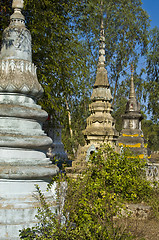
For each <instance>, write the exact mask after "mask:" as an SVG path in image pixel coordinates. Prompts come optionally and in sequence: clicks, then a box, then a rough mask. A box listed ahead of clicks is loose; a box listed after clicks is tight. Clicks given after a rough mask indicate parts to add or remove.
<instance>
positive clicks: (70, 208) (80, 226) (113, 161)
mask: <svg viewBox="0 0 159 240" xmlns="http://www.w3.org/2000/svg"><path fill="white" fill-rule="evenodd" d="M144 169H145V161H144V160H141V159H138V158H137V157H133V156H132V157H130V152H129V151H128V150H127V149H124V150H123V152H122V153H121V154H118V153H116V152H114V150H113V149H112V148H111V147H110V146H104V147H102V148H100V149H99V151H98V152H97V153H94V154H93V155H91V159H90V161H89V162H88V164H87V168H86V169H85V171H83V172H82V174H81V175H79V176H78V177H77V178H76V179H73V178H69V177H66V176H65V175H61V174H60V175H59V176H58V177H57V178H56V179H54V180H56V182H57V199H58V201H59V206H62V207H61V208H60V209H59V211H58V213H57V215H56V214H53V213H52V212H51V210H50V209H51V208H50V207H49V206H48V204H47V202H46V200H45V199H44V196H43V195H42V194H41V192H40V190H39V189H38V192H39V195H40V201H41V205H42V208H40V210H39V213H38V215H37V216H38V219H39V222H40V223H39V225H37V226H36V227H34V228H32V229H24V230H23V231H22V232H21V234H20V236H21V239H58V240H62V239H67V240H68V239H70V240H73V239H77V240H82V239H83V240H86V239H91V240H96V239H101V240H102V239H103V240H105V239H108V240H128V239H132V236H131V235H130V234H127V231H126V230H127V229H124V227H123V226H121V225H120V224H119V222H118V223H117V221H116V220H115V218H114V217H115V216H116V217H118V218H120V210H121V208H124V204H125V203H126V202H136V201H137V202H141V201H144V202H148V201H149V199H152V198H153V199H155V198H154V196H155V195H154V193H155V192H156V190H157V189H158V188H157V186H156V189H154V188H153V186H152V183H150V182H149V181H147V180H146V177H145V170H144ZM66 182H67V194H66V195H65V194H64V191H63V190H62V186H63V184H64V183H65V184H64V185H65V186H66ZM157 196H158V195H156V197H157ZM63 197H65V203H64V206H63V205H61V204H60V202H61V203H62V201H61V199H62V198H63ZM157 207H158V205H157V206H156V208H157Z"/></svg>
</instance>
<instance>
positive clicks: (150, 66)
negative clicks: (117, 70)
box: [145, 27, 159, 122]
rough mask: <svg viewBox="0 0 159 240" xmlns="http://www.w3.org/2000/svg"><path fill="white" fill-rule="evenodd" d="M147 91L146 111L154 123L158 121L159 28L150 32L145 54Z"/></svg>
mask: <svg viewBox="0 0 159 240" xmlns="http://www.w3.org/2000/svg"><path fill="white" fill-rule="evenodd" d="M145 90H146V91H147V98H148V99H147V100H148V109H149V113H151V114H152V119H153V120H154V121H155V122H158V120H159V28H157V27H155V28H154V29H152V30H151V32H150V44H149V51H148V54H147V81H146V82H145Z"/></svg>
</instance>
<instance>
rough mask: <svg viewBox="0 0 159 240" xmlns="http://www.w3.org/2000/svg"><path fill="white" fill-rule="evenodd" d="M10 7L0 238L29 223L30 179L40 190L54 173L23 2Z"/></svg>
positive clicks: (1, 125) (3, 61)
mask: <svg viewBox="0 0 159 240" xmlns="http://www.w3.org/2000/svg"><path fill="white" fill-rule="evenodd" d="M12 6H13V9H14V13H13V15H12V16H11V18H10V19H11V20H10V25H9V27H7V28H6V29H5V30H4V32H3V37H2V49H1V54H0V196H1V199H0V229H1V234H0V235H1V238H2V239H19V230H20V229H22V228H24V227H28V226H30V227H31V226H33V222H35V220H34V218H35V214H36V206H37V204H38V203H37V200H36V199H35V198H34V197H33V194H34V195H35V184H38V185H39V186H40V189H41V190H42V192H45V190H46V186H47V183H48V181H50V180H51V179H52V176H53V175H55V174H56V173H57V172H58V168H57V167H56V166H55V165H53V164H52V162H51V161H50V159H49V158H47V157H46V152H47V149H48V147H49V146H50V145H51V144H52V140H51V139H50V138H49V137H48V136H47V135H46V134H45V133H44V131H43V130H42V123H43V122H44V121H45V120H46V119H47V113H46V112H45V111H44V110H42V109H41V107H40V106H39V105H37V104H36V98H37V97H38V96H40V95H41V94H42V92H43V89H42V87H41V85H40V84H39V82H38V79H37V74H36V66H35V65H34V64H33V63H32V54H31V35H30V32H29V30H28V29H27V28H26V27H25V22H24V21H25V19H24V16H23V15H22V13H21V10H22V8H23V1H22V0H21V1H20V0H13V4H12ZM48 195H49V193H48ZM50 199H51V198H50ZM13 215H16V218H13V217H12V216H13Z"/></svg>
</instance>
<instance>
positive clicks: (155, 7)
mask: <svg viewBox="0 0 159 240" xmlns="http://www.w3.org/2000/svg"><path fill="white" fill-rule="evenodd" d="M142 3H143V8H144V9H145V10H146V11H147V13H148V15H149V16H150V19H151V28H154V27H155V26H157V27H159V0H142Z"/></svg>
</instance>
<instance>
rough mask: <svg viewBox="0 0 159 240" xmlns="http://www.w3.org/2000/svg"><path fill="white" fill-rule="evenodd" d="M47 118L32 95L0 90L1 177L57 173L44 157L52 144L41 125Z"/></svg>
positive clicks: (45, 176)
mask: <svg viewBox="0 0 159 240" xmlns="http://www.w3.org/2000/svg"><path fill="white" fill-rule="evenodd" d="M46 118H47V113H46V112H45V111H44V110H42V109H41V107H40V106H39V105H37V104H36V102H35V101H34V99H33V98H31V97H29V96H25V95H23V94H18V93H0V151H1V156H0V178H3V179H9V178H10V179H43V178H47V177H49V176H53V175H55V174H56V173H57V172H58V168H57V167H56V166H55V165H52V163H51V161H50V159H49V158H47V157H46V151H47V149H48V147H49V146H50V145H51V144H52V140H51V138H49V137H47V135H46V134H45V133H44V131H43V130H42V126H41V125H42V122H43V121H44V120H46Z"/></svg>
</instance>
